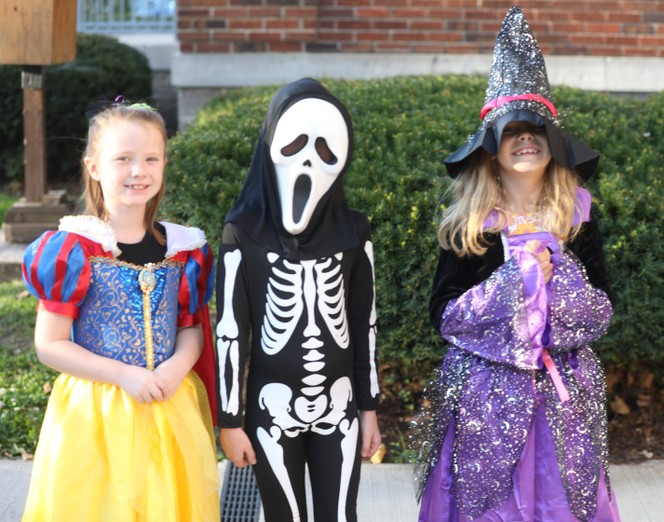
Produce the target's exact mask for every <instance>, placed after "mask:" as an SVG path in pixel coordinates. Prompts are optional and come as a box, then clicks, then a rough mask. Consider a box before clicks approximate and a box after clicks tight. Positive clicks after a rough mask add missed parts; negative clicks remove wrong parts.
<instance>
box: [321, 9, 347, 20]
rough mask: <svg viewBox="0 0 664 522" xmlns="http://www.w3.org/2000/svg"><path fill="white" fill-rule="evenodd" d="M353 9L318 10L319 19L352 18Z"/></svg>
mask: <svg viewBox="0 0 664 522" xmlns="http://www.w3.org/2000/svg"><path fill="white" fill-rule="evenodd" d="M353 13H354V11H353V9H349V8H347V7H323V8H321V9H319V10H318V16H319V17H320V18H352V17H353Z"/></svg>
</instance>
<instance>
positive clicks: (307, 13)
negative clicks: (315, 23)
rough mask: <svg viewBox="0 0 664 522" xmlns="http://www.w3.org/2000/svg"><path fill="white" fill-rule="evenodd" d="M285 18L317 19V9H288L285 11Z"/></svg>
mask: <svg viewBox="0 0 664 522" xmlns="http://www.w3.org/2000/svg"><path fill="white" fill-rule="evenodd" d="M283 16H284V18H291V17H293V18H305V17H310V18H316V9H315V8H313V7H300V8H298V7H287V8H285V9H284V10H283Z"/></svg>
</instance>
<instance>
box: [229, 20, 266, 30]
mask: <svg viewBox="0 0 664 522" xmlns="http://www.w3.org/2000/svg"><path fill="white" fill-rule="evenodd" d="M261 26H262V21H261V20H260V19H258V18H256V19H251V18H235V19H232V20H229V21H228V28H229V29H260V28H261Z"/></svg>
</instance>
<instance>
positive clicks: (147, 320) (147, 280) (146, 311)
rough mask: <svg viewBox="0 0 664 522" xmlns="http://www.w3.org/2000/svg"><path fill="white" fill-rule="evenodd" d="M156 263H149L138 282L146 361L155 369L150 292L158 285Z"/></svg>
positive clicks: (147, 364) (148, 365)
mask: <svg viewBox="0 0 664 522" xmlns="http://www.w3.org/2000/svg"><path fill="white" fill-rule="evenodd" d="M153 269H154V263H148V264H147V265H145V268H143V270H141V271H140V272H139V273H138V284H139V285H140V287H141V292H143V330H144V333H145V363H146V367H147V369H148V370H154V340H153V337H152V308H151V307H150V294H151V293H152V290H154V287H155V286H156V285H157V278H156V277H155V275H154V272H153V271H152V270H153Z"/></svg>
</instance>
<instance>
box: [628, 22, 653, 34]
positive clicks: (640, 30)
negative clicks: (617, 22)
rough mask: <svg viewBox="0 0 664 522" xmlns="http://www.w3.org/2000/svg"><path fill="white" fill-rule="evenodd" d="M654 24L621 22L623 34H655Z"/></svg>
mask: <svg viewBox="0 0 664 522" xmlns="http://www.w3.org/2000/svg"><path fill="white" fill-rule="evenodd" d="M655 27H656V24H631V23H628V24H623V32H624V33H625V34H634V35H639V34H655V32H656V29H655Z"/></svg>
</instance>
